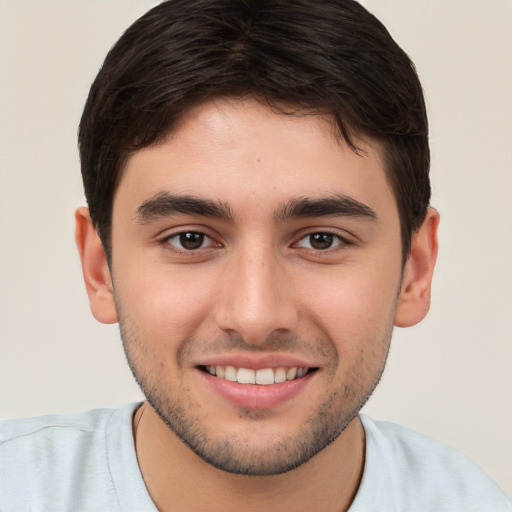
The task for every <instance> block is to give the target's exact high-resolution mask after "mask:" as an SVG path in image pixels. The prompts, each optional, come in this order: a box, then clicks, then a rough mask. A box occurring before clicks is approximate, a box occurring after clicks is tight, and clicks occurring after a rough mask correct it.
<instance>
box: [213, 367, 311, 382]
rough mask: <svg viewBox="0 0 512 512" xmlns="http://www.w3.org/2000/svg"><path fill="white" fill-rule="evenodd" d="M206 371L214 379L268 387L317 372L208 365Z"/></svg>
mask: <svg viewBox="0 0 512 512" xmlns="http://www.w3.org/2000/svg"><path fill="white" fill-rule="evenodd" d="M204 370H205V371H206V372H208V373H209V374H210V375H212V376H214V377H219V378H221V379H225V380H228V381H231V382H238V383H239V384H258V385H261V386H268V385H271V384H279V383H282V382H286V381H290V380H296V379H300V378H301V377H304V376H305V375H307V374H308V373H309V372H311V371H313V370H315V368H298V367H291V368H285V367H279V368H262V369H260V370H252V369H250V368H235V367H234V366H221V365H206V366H204Z"/></svg>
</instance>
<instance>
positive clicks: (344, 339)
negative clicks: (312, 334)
mask: <svg viewBox="0 0 512 512" xmlns="http://www.w3.org/2000/svg"><path fill="white" fill-rule="evenodd" d="M399 283H400V276H399V272H396V273H393V272H390V271H389V267H388V269H387V272H384V271H382V272H381V271H376V270H375V269H371V268H369V267H361V268H357V269H356V268H354V267H351V268H347V267H345V268H343V269H339V271H338V272H333V273H331V274H330V275H329V276H323V277H321V278H320V279H319V276H318V275H317V276H316V279H315V286H314V287H311V286H308V287H306V289H305V290H304V291H303V293H302V295H303V296H304V297H308V299H309V300H308V304H309V305H308V306H307V307H306V309H307V310H308V311H309V314H311V315H312V316H313V321H314V322H315V323H316V324H317V325H318V326H320V327H321V329H322V331H323V332H324V333H325V334H326V335H327V337H328V338H329V339H331V340H332V341H333V343H334V344H335V345H337V347H336V348H337V350H338V352H339V354H340V355H342V353H344V352H352V351H356V350H358V348H359V346H360V345H361V343H364V342H367V341H371V340H375V339H379V338H383V337H385V336H386V334H387V333H388V332H389V328H390V324H391V323H392V321H393V312H394V307H395V302H396V297H397V294H398V289H399ZM313 292H314V293H313Z"/></svg>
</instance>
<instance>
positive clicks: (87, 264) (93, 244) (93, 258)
mask: <svg viewBox="0 0 512 512" xmlns="http://www.w3.org/2000/svg"><path fill="white" fill-rule="evenodd" d="M75 221H76V224H75V240H76V245H77V247H78V252H79V253H80V260H81V262H82V272H83V275H84V281H85V288H86V289H87V295H88V296H89V304H90V305H91V311H92V314H93V315H94V317H95V318H96V320H98V321H100V322H102V323H104V324H113V323H115V322H117V312H116V306H115V302H114V288H113V286H112V279H111V276H110V270H109V268H108V264H107V256H106V254H105V250H104V249H103V244H102V243H101V240H100V237H99V236H98V233H97V232H96V229H95V228H94V226H93V224H92V220H91V217H90V215H89V210H88V209H87V208H85V207H82V208H78V210H77V211H76V212H75Z"/></svg>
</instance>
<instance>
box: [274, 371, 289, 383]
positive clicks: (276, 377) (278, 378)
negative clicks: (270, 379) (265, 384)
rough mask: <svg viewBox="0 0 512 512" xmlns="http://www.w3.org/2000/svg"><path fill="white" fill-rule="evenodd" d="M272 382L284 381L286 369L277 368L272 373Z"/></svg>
mask: <svg viewBox="0 0 512 512" xmlns="http://www.w3.org/2000/svg"><path fill="white" fill-rule="evenodd" d="M274 382H276V383H279V382H286V370H285V369H284V368H278V369H277V370H276V374H275V375H274Z"/></svg>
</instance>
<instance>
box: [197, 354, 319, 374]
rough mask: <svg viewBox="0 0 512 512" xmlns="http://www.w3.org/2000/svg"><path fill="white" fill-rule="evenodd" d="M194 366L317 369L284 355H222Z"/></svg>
mask: <svg viewBox="0 0 512 512" xmlns="http://www.w3.org/2000/svg"><path fill="white" fill-rule="evenodd" d="M194 366H234V367H235V368H247V369H250V370H261V369H263V368H295V367H296V368H317V367H318V366H320V365H319V364H315V363H314V362H312V361H308V360H307V359H305V358H301V357H296V356H293V355H286V354H261V355H260V354H246V353H245V354H224V355H215V356H210V357H203V358H201V359H200V360H198V361H197V362H196V363H195V364H194Z"/></svg>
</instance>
